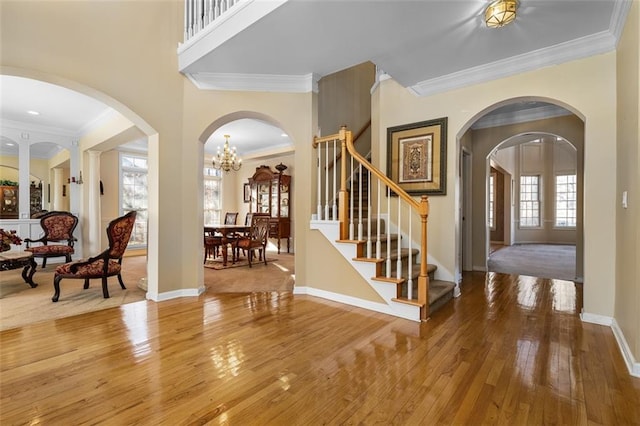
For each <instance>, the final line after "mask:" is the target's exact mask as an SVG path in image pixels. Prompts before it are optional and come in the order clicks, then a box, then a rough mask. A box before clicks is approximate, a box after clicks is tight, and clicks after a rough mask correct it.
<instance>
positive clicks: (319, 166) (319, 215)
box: [316, 145, 322, 220]
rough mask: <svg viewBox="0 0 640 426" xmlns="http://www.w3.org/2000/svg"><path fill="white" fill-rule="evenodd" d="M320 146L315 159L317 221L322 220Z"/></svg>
mask: <svg viewBox="0 0 640 426" xmlns="http://www.w3.org/2000/svg"><path fill="white" fill-rule="evenodd" d="M321 149H322V148H321V145H318V157H317V158H316V164H317V170H318V191H317V194H318V195H317V198H318V207H317V208H316V216H318V218H317V219H318V220H321V219H322V185H321V183H322V174H321V170H322V164H321V163H322V155H321V152H320V150H321Z"/></svg>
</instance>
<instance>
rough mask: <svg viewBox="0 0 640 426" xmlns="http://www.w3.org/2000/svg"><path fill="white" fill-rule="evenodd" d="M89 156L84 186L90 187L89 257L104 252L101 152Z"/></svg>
mask: <svg viewBox="0 0 640 426" xmlns="http://www.w3.org/2000/svg"><path fill="white" fill-rule="evenodd" d="M87 152H88V154H89V170H87V172H88V173H87V174H88V176H86V177H85V176H83V180H84V185H89V186H88V188H87V189H88V195H87V196H88V197H89V203H88V204H89V214H88V215H87V222H86V223H87V224H88V226H89V245H88V248H89V256H95V255H96V254H98V253H100V252H101V251H102V245H101V243H100V238H101V236H102V232H101V229H102V218H101V216H100V154H101V153H102V152H101V151H93V150H89V151H87Z"/></svg>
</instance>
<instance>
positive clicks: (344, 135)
mask: <svg viewBox="0 0 640 426" xmlns="http://www.w3.org/2000/svg"><path fill="white" fill-rule="evenodd" d="M359 133H361V132H359ZM313 145H314V147H315V148H316V149H317V152H318V154H317V159H316V174H317V179H316V186H317V189H316V200H317V205H316V213H315V214H314V215H313V217H314V218H313V219H312V222H311V224H310V225H311V229H317V230H319V231H321V232H322V234H323V235H324V236H325V237H326V238H327V240H328V241H330V242H331V243H332V244H333V245H334V247H335V248H336V249H337V250H338V251H339V252H340V253H341V254H342V256H343V257H344V258H345V259H347V260H348V261H349V262H351V264H352V265H353V267H354V269H355V270H357V271H358V273H359V274H360V275H361V276H362V277H363V278H364V279H365V280H366V281H367V282H368V283H369V285H370V286H371V287H372V288H373V289H374V290H375V291H376V292H377V293H378V295H379V296H380V297H381V299H382V300H383V301H384V303H379V302H375V301H369V300H359V299H358V300H354V299H353V298H350V297H349V296H346V295H342V294H341V293H336V294H327V292H323V293H322V294H323V296H329V297H330V298H331V297H333V298H335V299H336V300H341V301H344V302H346V303H350V304H355V305H356V306H362V307H367V308H368V309H372V310H377V311H379V312H385V313H389V314H391V315H395V316H399V317H402V318H407V319H411V320H418V321H425V320H427V319H428V318H429V315H430V314H431V313H432V312H433V311H434V310H437V309H438V308H440V307H442V306H443V305H444V304H445V303H447V301H449V300H451V298H452V297H453V296H454V292H456V291H457V289H456V286H455V284H454V283H453V282H448V281H445V280H440V279H437V278H436V276H437V275H438V268H437V267H436V265H435V263H437V261H435V260H436V259H429V257H428V252H427V249H428V247H427V241H428V238H427V232H428V227H427V224H428V216H429V201H428V197H427V196H426V195H421V196H420V197H415V196H412V195H410V194H408V193H407V192H406V191H404V190H403V189H402V188H401V187H400V186H399V185H398V184H397V183H396V182H393V181H392V180H391V179H389V178H388V177H387V176H386V175H385V174H384V173H383V172H382V171H380V170H379V169H378V168H376V167H375V166H374V165H373V164H371V162H370V161H368V159H367V158H365V157H363V156H362V155H361V154H359V153H358V152H357V151H356V150H355V148H354V147H353V135H352V133H351V132H350V131H348V130H347V129H346V127H344V126H343V127H342V128H341V129H340V131H339V133H337V134H334V135H329V136H325V137H314V140H313ZM347 165H348V167H349V168H348V169H347ZM338 166H339V167H338ZM369 180H370V182H369ZM378 228H379V229H378ZM431 261H435V262H431ZM429 263H434V264H433V265H430V264H429ZM440 274H441V275H444V276H445V277H447V276H448V275H447V274H448V273H447V271H443V272H441V273H440Z"/></svg>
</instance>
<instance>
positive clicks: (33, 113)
mask: <svg viewBox="0 0 640 426" xmlns="http://www.w3.org/2000/svg"><path fill="white" fill-rule="evenodd" d="M27 114H31V115H40V113H39V112H38V111H33V110H31V111H27Z"/></svg>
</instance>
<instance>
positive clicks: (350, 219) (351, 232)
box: [343, 156, 355, 240]
mask: <svg viewBox="0 0 640 426" xmlns="http://www.w3.org/2000/svg"><path fill="white" fill-rule="evenodd" d="M349 158H350V159H351V166H350V168H349V170H351V182H350V185H349V186H350V190H351V194H350V195H349V239H350V240H353V239H354V237H355V236H354V229H353V216H354V215H355V213H354V211H353V194H354V192H353V191H354V189H353V157H352V156H349ZM343 161H344V159H343Z"/></svg>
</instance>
